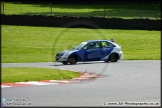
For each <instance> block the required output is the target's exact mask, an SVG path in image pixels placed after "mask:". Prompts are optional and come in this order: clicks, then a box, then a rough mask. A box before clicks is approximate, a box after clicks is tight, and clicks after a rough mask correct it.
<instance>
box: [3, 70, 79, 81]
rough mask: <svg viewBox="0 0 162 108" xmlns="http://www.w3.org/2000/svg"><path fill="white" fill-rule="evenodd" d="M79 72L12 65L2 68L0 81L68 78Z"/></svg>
mask: <svg viewBox="0 0 162 108" xmlns="http://www.w3.org/2000/svg"><path fill="white" fill-rule="evenodd" d="M80 75H81V73H78V72H72V71H68V70H59V69H49V68H27V67H16V68H15V67H14V68H2V80H1V82H2V83H4V82H25V81H39V80H69V79H72V78H76V77H78V76H80Z"/></svg>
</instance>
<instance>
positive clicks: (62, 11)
mask: <svg viewBox="0 0 162 108" xmlns="http://www.w3.org/2000/svg"><path fill="white" fill-rule="evenodd" d="M51 6H52V10H51ZM104 8H105V9H106V10H104ZM1 11H2V12H3V9H2V7H1ZM4 14H8V15H9V14H23V15H47V16H48V15H52V16H76V17H79V16H82V17H89V16H94V17H106V18H111V17H117V18H124V19H131V18H150V19H156V15H157V19H161V5H160V4H157V5H155V4H145V5H144V4H140V5H138V4H120V5H119V4H105V5H101V4H98V5H95V4H91V5H77V4H52V5H50V4H23V3H16V2H15V3H11V2H4Z"/></svg>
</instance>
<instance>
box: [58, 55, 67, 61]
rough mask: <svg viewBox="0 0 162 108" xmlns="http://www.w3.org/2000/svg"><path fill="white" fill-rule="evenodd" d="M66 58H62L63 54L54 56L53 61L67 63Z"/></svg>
mask: <svg viewBox="0 0 162 108" xmlns="http://www.w3.org/2000/svg"><path fill="white" fill-rule="evenodd" d="M67 59H68V58H66V57H64V56H63V54H56V56H55V60H56V61H57V62H63V61H67Z"/></svg>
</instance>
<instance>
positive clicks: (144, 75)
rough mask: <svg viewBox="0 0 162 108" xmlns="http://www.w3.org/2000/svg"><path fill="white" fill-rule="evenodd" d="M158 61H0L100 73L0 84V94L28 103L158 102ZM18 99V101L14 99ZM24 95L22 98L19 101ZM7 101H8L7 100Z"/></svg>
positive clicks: (20, 65) (97, 104)
mask: <svg viewBox="0 0 162 108" xmlns="http://www.w3.org/2000/svg"><path fill="white" fill-rule="evenodd" d="M160 64H161V61H160V60H131V61H127V60H121V61H119V62H117V63H104V62H87V63H77V65H62V64H61V63H53V62H46V63H43V62H42V63H1V67H2V68H5V67H42V68H57V69H68V70H75V71H83V72H86V73H91V72H92V73H96V74H102V75H104V76H105V77H103V78H97V79H95V80H90V81H83V82H79V83H70V84H59V85H41V86H25V87H11V88H1V97H2V98H5V99H12V100H13V99H15V103H16V102H17V103H18V102H20V103H26V104H29V105H28V106H29V107H30V104H31V106H52V107H57V106H67V107H70V106H76V107H77V106H81V107H84V106H121V107H123V106H133V107H134V106H161V77H160V76H161V67H160V66H161V65H160ZM16 99H17V100H20V101H16ZM23 99H25V101H22V100H23ZM9 102H10V101H9Z"/></svg>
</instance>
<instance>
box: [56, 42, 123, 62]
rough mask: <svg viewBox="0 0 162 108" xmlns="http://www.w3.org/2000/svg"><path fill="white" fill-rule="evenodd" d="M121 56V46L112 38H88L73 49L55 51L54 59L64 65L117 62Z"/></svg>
mask: <svg viewBox="0 0 162 108" xmlns="http://www.w3.org/2000/svg"><path fill="white" fill-rule="evenodd" d="M122 57H123V52H122V51H121V46H120V45H118V44H117V43H115V42H114V41H113V40H89V41H86V42H82V43H81V44H79V45H78V46H76V48H74V49H71V50H65V51H62V52H59V53H57V54H56V56H55V59H56V61H57V62H62V63H63V64H64V65H66V64H68V63H70V64H76V63H77V62H86V61H105V62H109V61H110V62H117V61H118V60H119V59H122Z"/></svg>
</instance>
